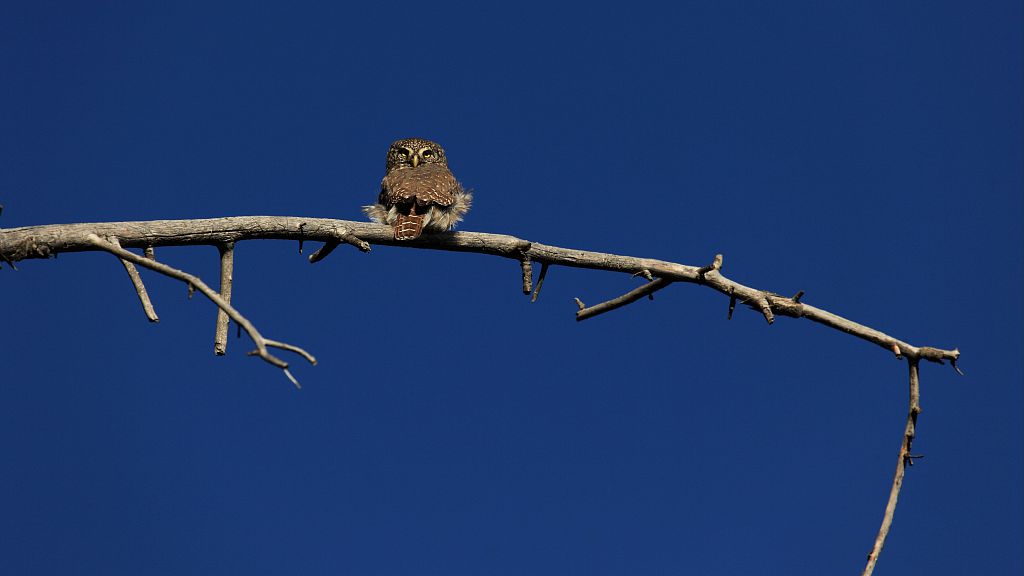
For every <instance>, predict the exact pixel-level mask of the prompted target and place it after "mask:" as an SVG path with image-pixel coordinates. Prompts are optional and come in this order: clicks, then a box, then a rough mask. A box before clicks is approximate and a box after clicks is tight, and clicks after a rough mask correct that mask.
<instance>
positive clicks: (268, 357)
mask: <svg viewBox="0 0 1024 576" xmlns="http://www.w3.org/2000/svg"><path fill="white" fill-rule="evenodd" d="M86 241H88V242H89V243H90V244H92V245H93V246H95V247H97V248H100V249H102V250H106V251H107V252H110V253H111V254H113V255H115V256H117V257H118V258H121V259H123V260H128V261H130V262H132V263H134V264H137V265H139V266H142V267H144V268H149V269H150V270H155V271H156V272H159V273H161V274H163V275H165V276H170V277H171V278H175V279H177V280H181V281H182V282H185V283H186V284H188V285H189V286H191V287H194V288H195V289H196V290H199V292H201V293H202V294H203V296H206V297H207V298H209V299H210V301H211V302H213V303H214V304H216V305H217V306H218V307H219V308H220V309H222V310H224V311H225V312H226V313H227V315H228V316H230V317H231V319H232V320H234V321H235V322H236V323H237V324H238V325H239V326H241V327H242V328H243V329H244V330H245V331H246V333H248V334H249V337H250V338H252V341H253V343H254V344H256V350H254V351H253V352H251V353H250V354H252V355H255V356H259V357H260V358H262V359H264V360H265V361H267V362H268V363H270V364H272V365H274V366H277V367H278V368H280V369H282V370H287V368H288V363H287V362H285V361H284V360H281V359H280V358H278V357H276V356H274V355H273V354H271V353H270V352H268V351H267V345H268V344H267V340H266V339H265V338H263V336H262V335H261V334H260V333H259V331H258V330H257V329H256V327H255V326H253V324H252V322H250V321H249V319H248V318H246V317H245V316H242V314H241V313H240V312H239V311H238V310H235V309H234V308H233V307H232V306H231V304H228V303H227V302H226V301H225V300H224V299H223V298H221V297H220V295H219V294H217V292H215V291H214V290H213V289H212V288H210V287H209V286H207V285H206V283H205V282H203V281H202V280H200V279H199V277H198V276H193V275H192V274H189V273H187V272H183V271H181V270H178V269H177V268H171V267H170V266H168V265H166V264H161V263H160V262H155V261H153V260H148V259H146V258H145V257H142V256H139V255H137V254H134V253H132V252H129V251H127V250H125V249H124V248H119V247H117V246H115V245H114V244H112V243H110V242H107V241H106V240H103V239H102V238H100V237H99V236H97V235H96V234H88V235H86ZM275 344H277V345H278V347H280V348H283V347H284V346H282V345H281V343H279V342H275ZM287 349H288V350H293V351H299V350H301V348H298V347H290V348H287ZM299 353H300V354H302V356H304V357H305V358H307V359H310V358H312V356H311V355H310V354H309V353H308V352H305V351H302V352H299ZM286 376H288V378H289V379H290V380H291V381H292V382H293V383H294V384H295V385H296V386H298V382H296V381H295V379H294V378H293V377H292V376H291V374H290V373H287V372H286Z"/></svg>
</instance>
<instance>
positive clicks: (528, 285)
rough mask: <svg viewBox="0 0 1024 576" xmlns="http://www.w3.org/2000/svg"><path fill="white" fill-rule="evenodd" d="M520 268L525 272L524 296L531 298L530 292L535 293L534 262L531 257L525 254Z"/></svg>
mask: <svg viewBox="0 0 1024 576" xmlns="http://www.w3.org/2000/svg"><path fill="white" fill-rule="evenodd" d="M519 267H520V268H521V269H522V271H523V294H526V295H527V296H529V294H530V292H533V262H531V261H530V257H529V256H527V255H526V254H523V257H522V258H520V259H519Z"/></svg>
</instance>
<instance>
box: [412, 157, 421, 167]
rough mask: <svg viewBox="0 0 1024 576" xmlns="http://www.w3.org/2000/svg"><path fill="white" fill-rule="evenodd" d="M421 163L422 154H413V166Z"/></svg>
mask: <svg viewBox="0 0 1024 576" xmlns="http://www.w3.org/2000/svg"><path fill="white" fill-rule="evenodd" d="M419 165H420V155H419V154H413V155H412V167H413V168H415V167H417V166H419Z"/></svg>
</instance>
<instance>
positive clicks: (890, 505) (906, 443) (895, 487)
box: [862, 360, 921, 576]
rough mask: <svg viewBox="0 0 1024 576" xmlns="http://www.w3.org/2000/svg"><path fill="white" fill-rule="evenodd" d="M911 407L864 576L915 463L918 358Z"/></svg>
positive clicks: (869, 570) (869, 571)
mask: <svg viewBox="0 0 1024 576" xmlns="http://www.w3.org/2000/svg"><path fill="white" fill-rule="evenodd" d="M908 364H909V365H910V408H909V410H908V411H907V425H906V427H905V428H904V429H903V443H902V444H901V445H900V455H899V458H898V459H897V460H896V474H895V475H894V476H893V479H892V487H891V488H890V489H889V501H888V502H887V503H886V505H885V514H883V515H882V526H881V527H880V528H879V529H878V536H876V537H875V545H874V546H873V547H872V548H871V552H869V553H868V563H867V565H866V566H865V567H864V572H862V574H863V575H864V576H871V574H872V573H873V572H874V571H875V564H876V563H877V562H878V556H879V555H881V554H882V547H883V546H885V539H886V537H887V536H888V535H889V528H891V527H892V519H893V516H894V515H895V514H896V501H897V500H899V498H900V489H901V488H903V478H904V476H905V475H906V473H907V467H908V466H913V465H914V459H915V458H920V456H914V455H912V454H911V453H910V447H911V445H912V444H913V443H914V437H915V436H916V435H917V415H918V414H920V413H921V381H920V378H919V376H918V372H917V368H918V367H917V360H910V362H909V363H908Z"/></svg>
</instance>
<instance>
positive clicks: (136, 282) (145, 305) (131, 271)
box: [107, 236, 160, 322]
mask: <svg viewBox="0 0 1024 576" xmlns="http://www.w3.org/2000/svg"><path fill="white" fill-rule="evenodd" d="M107 241H109V242H110V243H111V244H113V245H114V246H117V247H118V248H120V247H121V244H120V243H119V242H118V241H117V238H116V237H114V236H111V237H110V238H108V239H107ZM121 264H124V269H125V272H127V273H128V278H130V279H131V281H132V286H134V287H135V293H136V294H138V295H139V303H141V304H142V311H143V312H144V313H145V314H146V318H147V319H148V320H149V321H150V322H159V321H160V317H159V316H157V315H156V310H155V309H154V308H153V302H151V301H150V299H149V293H148V292H146V285H145V284H143V283H142V277H141V276H139V271H138V270H137V269H136V268H135V264H132V263H131V262H129V261H127V260H125V259H124V258H121Z"/></svg>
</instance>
